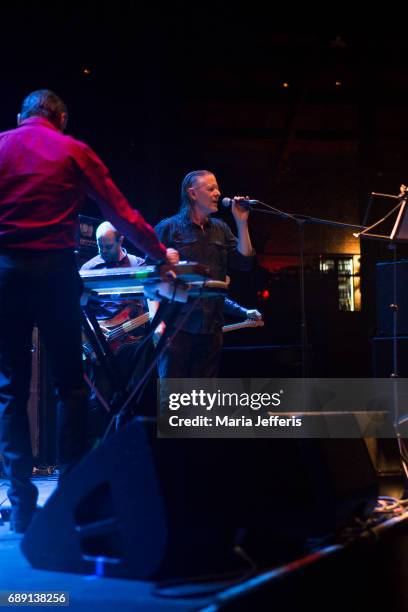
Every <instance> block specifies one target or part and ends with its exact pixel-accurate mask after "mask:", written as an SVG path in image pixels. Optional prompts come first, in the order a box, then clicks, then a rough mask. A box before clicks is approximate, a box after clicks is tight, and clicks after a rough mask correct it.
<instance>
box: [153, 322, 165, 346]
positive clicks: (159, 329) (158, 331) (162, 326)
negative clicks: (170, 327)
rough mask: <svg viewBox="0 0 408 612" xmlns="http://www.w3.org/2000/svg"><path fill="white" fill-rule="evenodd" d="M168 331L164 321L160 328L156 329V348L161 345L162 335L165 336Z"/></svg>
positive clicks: (154, 337)
mask: <svg viewBox="0 0 408 612" xmlns="http://www.w3.org/2000/svg"><path fill="white" fill-rule="evenodd" d="M165 329H166V324H165V322H164V321H161V323H159V324H158V326H157V327H156V329H155V330H154V332H153V344H154V346H157V345H158V343H159V340H160V338H161V337H162V335H163V334H164V332H165Z"/></svg>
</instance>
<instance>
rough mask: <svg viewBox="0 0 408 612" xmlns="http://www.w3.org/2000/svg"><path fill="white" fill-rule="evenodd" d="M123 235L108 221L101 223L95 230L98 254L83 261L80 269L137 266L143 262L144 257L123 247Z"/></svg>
mask: <svg viewBox="0 0 408 612" xmlns="http://www.w3.org/2000/svg"><path fill="white" fill-rule="evenodd" d="M123 240H124V237H123V236H122V235H121V234H120V232H118V230H117V229H116V228H115V227H113V225H112V223H109V221H104V222H103V223H101V224H100V225H99V226H98V227H97V230H96V241H97V244H98V251H99V254H98V255H96V256H95V257H92V259H90V260H89V261H87V262H86V263H84V265H83V266H82V268H81V270H98V269H101V268H117V267H121V268H122V267H123V268H126V267H132V268H134V267H137V266H141V265H143V264H144V259H142V258H141V257H136V255H131V254H129V253H127V251H126V249H125V248H123Z"/></svg>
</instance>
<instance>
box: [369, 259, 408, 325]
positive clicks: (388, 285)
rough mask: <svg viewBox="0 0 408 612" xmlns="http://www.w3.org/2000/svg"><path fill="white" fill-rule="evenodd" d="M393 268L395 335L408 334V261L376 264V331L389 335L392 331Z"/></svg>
mask: <svg viewBox="0 0 408 612" xmlns="http://www.w3.org/2000/svg"><path fill="white" fill-rule="evenodd" d="M394 270H395V274H396V289H397V291H396V303H397V304H398V313H397V314H398V316H397V335H404V334H408V291H407V290H406V288H407V286H408V261H407V260H403V261H397V262H396V263H395V265H394V263H393V262H390V261H385V262H380V263H378V264H377V266H376V276H377V333H378V335H379V336H391V335H393V333H394V323H393V310H392V308H390V305H391V304H394V302H395V299H394Z"/></svg>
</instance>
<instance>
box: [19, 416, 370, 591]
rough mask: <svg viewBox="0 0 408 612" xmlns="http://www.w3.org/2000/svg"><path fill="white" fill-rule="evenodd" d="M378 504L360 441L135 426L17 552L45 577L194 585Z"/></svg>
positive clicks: (98, 457) (53, 501)
mask: <svg viewBox="0 0 408 612" xmlns="http://www.w3.org/2000/svg"><path fill="white" fill-rule="evenodd" d="M376 498H377V480H376V474H375V471H374V468H373V465H372V462H371V459H370V457H369V454H368V451H367V448H366V446H365V443H364V441H363V440H361V439H349V440H333V439H331V440H329V439H328V440H293V439H292V440H283V439H265V438H263V439H177V440H176V439H156V432H155V424H154V423H151V422H150V423H147V422H146V420H141V419H137V420H135V421H134V422H132V423H131V424H129V425H128V426H126V427H125V428H123V429H122V430H119V431H118V432H116V433H115V434H113V435H112V436H111V437H110V438H109V439H107V440H106V441H105V442H104V443H103V444H102V445H101V446H99V447H98V448H97V449H95V450H94V451H92V452H91V453H90V454H89V455H88V456H87V457H85V458H84V460H83V461H82V462H81V463H80V464H79V465H78V466H77V467H76V468H75V469H74V470H72V472H70V473H69V474H67V475H66V477H65V479H64V481H63V482H62V485H61V486H60V487H59V488H58V490H57V491H56V492H55V493H54V494H53V495H52V496H51V498H50V499H49V500H48V502H47V503H46V505H45V507H44V508H43V509H42V510H40V511H39V512H38V513H37V515H36V516H35V517H34V520H33V522H32V524H31V526H30V528H29V530H28V531H27V533H26V535H25V537H24V539H23V541H22V551H23V553H24V555H25V556H26V558H27V559H28V561H29V562H30V563H31V565H32V566H33V567H36V568H41V569H50V570H56V571H68V572H77V573H83V574H95V573H96V574H99V575H102V574H103V575H106V576H111V577H123V578H136V579H149V580H151V579H158V578H170V577H176V576H178V577H181V576H193V575H199V574H203V573H209V572H211V573H213V572H216V571H226V570H227V569H232V568H234V569H236V555H235V554H234V546H235V544H236V543H237V542H240V543H241V542H242V539H244V540H245V538H246V539H247V541H248V542H249V543H250V546H251V547H252V549H251V553H252V556H253V558H255V559H257V555H259V558H262V559H265V560H266V561H267V560H268V555H271V554H272V551H273V546H274V543H276V544H277V543H278V542H279V543H282V542H295V541H297V542H299V541H304V540H305V539H306V538H308V537H320V536H327V535H328V534H330V533H333V532H334V530H336V529H337V528H339V527H340V526H342V525H343V524H346V523H347V522H348V521H350V519H352V518H354V517H355V516H359V517H364V516H367V515H368V514H369V513H370V512H371V510H372V509H373V507H374V505H375V501H376ZM241 568H242V565H241ZM246 569H247V567H246Z"/></svg>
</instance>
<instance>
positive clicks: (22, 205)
mask: <svg viewBox="0 0 408 612" xmlns="http://www.w3.org/2000/svg"><path fill="white" fill-rule="evenodd" d="M84 195H88V196H89V197H90V198H92V199H93V200H95V201H96V203H97V204H98V206H99V208H100V210H101V213H102V215H103V217H105V218H106V219H109V221H111V223H112V224H113V225H114V226H115V227H116V228H117V229H118V231H119V232H120V233H121V234H124V235H125V236H126V237H127V238H128V239H129V240H131V241H132V242H133V243H134V244H135V246H136V247H137V248H139V249H140V250H141V251H142V252H143V253H147V254H148V255H149V256H151V257H153V258H154V259H155V260H160V259H164V258H165V256H166V249H165V247H164V245H162V244H161V243H160V242H159V240H158V238H157V236H156V234H155V232H154V230H153V228H152V227H151V226H150V225H149V224H148V223H146V221H145V220H144V218H143V217H142V215H141V214H140V213H139V212H138V211H137V210H134V209H133V208H132V207H131V206H130V204H129V202H128V201H127V200H126V198H125V197H124V195H123V194H122V193H121V192H120V191H119V189H118V188H117V187H116V185H115V183H114V182H113V181H112V179H111V177H110V175H109V171H108V169H107V168H106V166H105V165H104V164H103V163H102V161H101V160H100V159H99V157H98V156H97V155H96V154H95V153H94V151H92V149H91V148H90V147H88V146H87V145H86V144H84V143H83V142H80V141H78V140H75V139H74V138H71V136H66V135H64V134H63V133H62V132H60V131H59V130H58V129H57V128H56V127H55V126H54V125H53V124H52V123H51V122H50V121H48V120H47V119H45V118H44V117H30V118H29V119H26V120H24V121H23V122H22V123H21V125H20V126H19V127H18V128H16V129H14V130H10V131H8V132H3V133H0V248H7V249H9V248H10V249H38V250H46V249H66V248H73V247H75V246H76V242H75V230H76V225H77V214H78V208H79V205H80V203H81V200H82V199H83V197H84Z"/></svg>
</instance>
